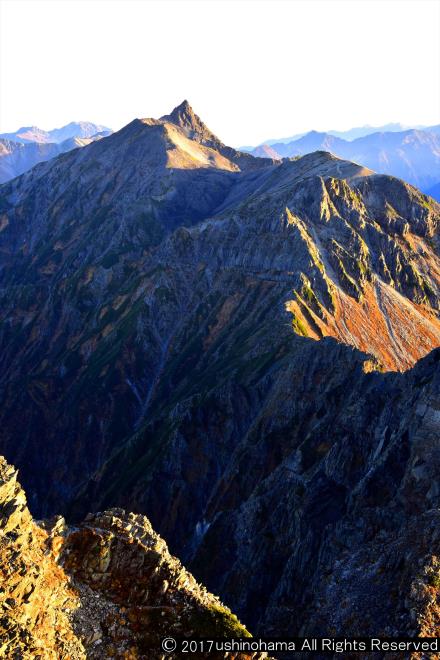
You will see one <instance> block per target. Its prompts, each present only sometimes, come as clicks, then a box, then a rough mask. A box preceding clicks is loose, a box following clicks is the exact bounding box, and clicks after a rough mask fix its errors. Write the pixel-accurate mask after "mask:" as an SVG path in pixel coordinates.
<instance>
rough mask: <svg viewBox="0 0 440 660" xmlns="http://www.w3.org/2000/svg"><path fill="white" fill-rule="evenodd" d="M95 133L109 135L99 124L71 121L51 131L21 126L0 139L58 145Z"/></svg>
mask: <svg viewBox="0 0 440 660" xmlns="http://www.w3.org/2000/svg"><path fill="white" fill-rule="evenodd" d="M97 133H105V134H109V133H111V129H110V128H108V127H107V126H101V125H100V124H92V122H89V121H72V122H70V124H66V125H65V126H62V127H61V128H54V129H52V130H51V131H44V130H42V129H41V128H38V126H22V127H21V128H19V129H18V131H15V133H0V138H1V139H3V140H12V141H13V142H19V143H21V144H28V143H30V142H38V143H39V144H49V143H56V144H59V143H60V142H64V141H65V140H69V139H70V138H91V137H93V136H94V135H96V134H97Z"/></svg>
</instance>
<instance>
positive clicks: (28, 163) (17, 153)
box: [0, 133, 107, 183]
mask: <svg viewBox="0 0 440 660" xmlns="http://www.w3.org/2000/svg"><path fill="white" fill-rule="evenodd" d="M106 135H107V133H104V134H101V133H97V134H96V135H93V136H92V137H86V138H80V137H72V138H68V139H67V140H64V141H63V142H59V143H57V142H26V143H22V142H14V141H13V140H7V139H4V138H0V183H5V182H6V181H9V180H10V179H14V178H15V177H16V176H19V175H20V174H23V173H24V172H27V171H28V170H30V169H31V168H32V167H34V165H37V164H38V163H43V162H45V161H46V160H50V159H51V158H55V156H59V155H60V154H62V153H64V152H66V151H70V150H71V149H77V148H78V147H84V146H85V145H86V144H90V142H94V141H95V140H100V139H101V138H102V137H105V136H106Z"/></svg>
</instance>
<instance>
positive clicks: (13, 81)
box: [0, 0, 440, 146]
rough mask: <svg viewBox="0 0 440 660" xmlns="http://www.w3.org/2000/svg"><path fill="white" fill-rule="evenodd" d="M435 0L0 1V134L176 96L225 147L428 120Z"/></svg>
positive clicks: (163, 106) (153, 105) (115, 122)
mask: <svg viewBox="0 0 440 660" xmlns="http://www.w3.org/2000/svg"><path fill="white" fill-rule="evenodd" d="M439 32H440V0H416V1H413V0H366V1H364V0H306V1H304V2H303V1H302V0H270V1H266V0H220V1H217V0H177V1H174V0H160V1H158V2H156V1H155V0H123V1H120V0H74V1H71V0H44V1H43V0H0V131H1V132H6V131H14V130H16V129H17V128H18V127H20V126H29V125H37V126H39V127H40V128H43V129H46V130H48V129H51V128H56V127H59V126H62V125H64V124H66V123H68V122H70V121H77V120H87V121H93V122H95V123H99V124H104V125H107V126H110V127H111V128H113V129H118V128H121V127H122V126H124V125H125V124H127V123H128V122H129V121H131V120H132V119H133V118H134V117H160V116H161V115H163V114H166V113H169V112H170V111H171V110H172V108H173V107H174V106H176V105H178V104H179V103H180V102H181V101H182V100H183V99H185V98H186V99H188V101H189V102H190V104H191V105H192V107H193V108H194V110H195V112H196V113H197V114H198V115H200V117H201V118H202V119H203V120H204V121H205V123H206V124H207V125H208V126H209V128H211V130H213V131H214V132H215V133H216V134H217V135H218V136H219V137H220V138H221V139H222V140H223V141H224V142H226V143H227V144H231V145H233V146H239V145H253V144H259V143H261V142H262V141H263V140H265V139H269V138H277V137H285V136H289V135H294V134H295V133H299V132H304V131H308V130H311V129H315V130H331V129H337V130H341V129H347V128H351V127H353V126H362V125H365V124H370V125H373V126H378V125H381V124H385V123H388V122H401V123H403V124H405V125H419V124H422V125H432V124H436V123H440V35H439Z"/></svg>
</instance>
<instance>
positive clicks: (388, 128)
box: [241, 122, 440, 151]
mask: <svg viewBox="0 0 440 660" xmlns="http://www.w3.org/2000/svg"><path fill="white" fill-rule="evenodd" d="M410 129H417V130H423V131H431V132H432V131H434V132H437V133H438V132H439V129H440V126H422V125H421V124H419V125H417V126H406V125H405V124H400V123H397V122H395V123H389V124H384V125H383V126H370V125H369V124H366V125H365V126H356V127H355V128H349V129H348V130H346V131H335V130H329V131H324V132H325V133H327V134H328V135H334V136H335V137H339V138H342V139H343V140H348V141H349V142H350V141H351V140H356V138H360V137H365V136H366V135H371V134H372V133H401V132H402V131H408V130H410ZM308 132H309V131H305V132H304V133H296V134H295V135H290V136H289V137H284V138H271V139H269V140H265V141H264V142H262V143H261V145H259V146H263V145H266V144H268V145H273V144H279V143H280V142H283V143H287V142H292V141H293V140H298V139H299V138H301V137H304V135H307V133H308ZM241 149H243V151H252V150H253V147H241Z"/></svg>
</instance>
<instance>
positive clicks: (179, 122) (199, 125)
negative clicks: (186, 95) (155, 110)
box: [161, 99, 210, 134]
mask: <svg viewBox="0 0 440 660" xmlns="http://www.w3.org/2000/svg"><path fill="white" fill-rule="evenodd" d="M161 119H162V120H165V121H168V122H171V123H172V124H175V125H176V126H180V128H183V129H185V130H189V131H194V132H196V133H203V134H206V133H207V132H209V133H210V131H209V129H208V128H207V127H206V125H205V124H204V123H203V122H202V120H201V119H200V117H199V116H198V115H196V113H195V112H194V110H193V109H192V107H191V106H190V104H189V103H188V101H187V100H186V99H185V100H184V101H182V103H181V104H180V105H177V106H176V107H175V108H174V110H173V111H172V112H171V113H170V114H169V115H164V116H163V117H161Z"/></svg>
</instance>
